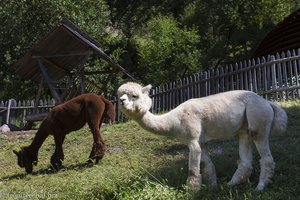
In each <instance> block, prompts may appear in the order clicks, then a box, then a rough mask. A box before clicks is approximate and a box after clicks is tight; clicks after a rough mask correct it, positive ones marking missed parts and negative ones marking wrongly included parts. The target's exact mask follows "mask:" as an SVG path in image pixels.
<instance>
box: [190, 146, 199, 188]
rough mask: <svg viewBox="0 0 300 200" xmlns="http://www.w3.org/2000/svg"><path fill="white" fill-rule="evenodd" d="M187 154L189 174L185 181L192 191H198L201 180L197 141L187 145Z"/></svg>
mask: <svg viewBox="0 0 300 200" xmlns="http://www.w3.org/2000/svg"><path fill="white" fill-rule="evenodd" d="M188 147H189V150H190V153H189V174H188V179H187V185H189V186H191V187H192V188H194V189H199V188H200V186H201V184H202V180H201V174H200V160H201V148H200V145H199V143H198V140H192V141H190V142H189V144H188Z"/></svg>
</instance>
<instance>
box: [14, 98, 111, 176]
mask: <svg viewBox="0 0 300 200" xmlns="http://www.w3.org/2000/svg"><path fill="white" fill-rule="evenodd" d="M105 117H108V118H109V119H110V120H111V121H112V122H114V120H115V109H114V106H113V104H112V103H111V102H110V101H108V100H107V99H105V98H104V97H101V96H98V95H95V94H82V95H80V96H77V97H75V98H73V99H71V100H69V101H66V102H65V103H63V104H60V105H58V106H55V107H54V108H53V109H52V111H51V112H50V113H49V114H48V115H47V117H46V118H45V119H44V120H43V122H42V123H41V125H40V127H39V129H38V131H37V133H36V135H35V137H34V138H33V141H32V143H31V144H30V145H29V146H27V147H23V148H21V150H20V151H19V152H17V151H15V150H14V153H15V154H16V155H17V157H18V165H19V166H20V167H24V168H25V170H26V172H27V173H31V172H32V169H33V164H34V165H36V164H37V161H38V151H39V149H40V147H41V146H42V144H43V142H44V141H45V140H46V138H47V137H48V136H49V135H50V134H51V135H53V136H54V141H55V151H54V153H53V155H52V157H51V164H52V166H53V167H54V168H55V169H59V168H61V167H62V161H63V160H64V153H63V148H62V144H63V142H64V139H65V136H66V135H67V134H68V133H70V132H72V131H76V130H78V129H80V128H82V127H83V126H84V125H85V123H88V125H89V128H90V129H91V131H92V133H93V137H94V143H93V147H92V151H91V153H90V156H89V160H91V159H95V160H96V163H98V162H99V160H101V159H102V158H103V156H104V153H105V144H104V139H103V137H102V135H101V134H100V127H101V124H102V122H103V120H104V118H105Z"/></svg>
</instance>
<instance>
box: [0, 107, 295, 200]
mask: <svg viewBox="0 0 300 200" xmlns="http://www.w3.org/2000/svg"><path fill="white" fill-rule="evenodd" d="M283 106H284V108H285V110H286V111H287V112H288V116H289V125H288V131H287V133H286V134H284V135H277V136H271V138H270V144H271V150H272V153H273V157H274V159H275V162H276V171H275V174H274V177H273V182H272V183H271V184H270V185H268V186H267V188H266V190H265V191H264V192H255V191H254V188H255V186H256V184H257V181H258V176H259V164H258V159H259V157H258V155H257V153H256V152H255V155H254V159H255V162H254V171H253V174H252V176H251V178H250V180H249V181H248V182H247V183H245V184H242V185H239V186H236V187H233V188H229V187H227V186H226V182H227V181H229V180H230V178H231V176H232V175H233V173H234V171H235V169H236V166H237V162H238V144H237V141H236V140H230V141H222V142H212V143H209V144H207V148H208V150H209V152H210V155H211V157H212V159H213V162H214V163H215V165H216V170H217V176H218V183H219V184H218V186H217V187H214V188H212V187H209V186H207V185H203V186H202V188H201V190H200V191H198V192H192V191H190V190H189V189H188V188H187V187H186V186H185V180H186V178H187V171H188V170H187V167H188V166H187V163H188V159H187V158H188V149H187V147H186V146H185V145H183V144H181V143H180V141H176V140H171V139H167V138H165V137H161V136H156V135H153V134H151V133H148V132H146V131H144V130H142V129H141V128H140V127H139V126H138V125H137V124H136V123H135V122H132V121H129V122H127V123H123V124H117V125H113V126H106V127H103V128H102V134H103V135H104V137H105V140H106V144H107V148H108V151H107V153H106V155H105V157H104V159H103V160H102V161H101V163H100V164H98V165H94V166H92V167H91V166H87V165H85V164H84V163H85V161H86V160H87V158H88V155H89V152H90V150H91V147H92V135H91V133H90V131H89V129H81V130H80V131H77V132H74V133H71V134H70V135H68V136H67V137H66V141H65V144H64V151H65V161H64V166H65V169H63V170H60V171H59V172H54V171H52V169H51V168H50V164H49V160H50V157H51V155H52V153H53V150H54V144H53V138H52V137H49V138H48V139H47V140H46V142H45V143H44V144H43V146H42V148H41V149H40V152H39V163H38V166H36V167H34V173H33V174H32V175H26V174H25V173H24V169H21V168H19V166H18V165H17V160H16V156H15V155H14V154H13V152H12V150H13V149H16V150H18V149H19V148H20V146H25V145H28V144H29V143H30V142H31V139H32V137H29V138H28V137H19V138H17V139H14V140H12V139H9V138H7V137H5V136H1V135H0V199H20V198H21V197H22V198H23V199H132V200H135V199H245V200H246V199H272V200H273V199H286V200H287V199H298V197H299V196H300V190H299V186H300V185H299V183H300V178H299V177H300V145H299V144H300V138H299V132H300V103H299V102H288V103H284V104H283ZM217 149H219V150H220V149H222V151H221V153H220V152H219V153H217V152H216V150H217Z"/></svg>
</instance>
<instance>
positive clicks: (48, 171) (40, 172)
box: [0, 162, 96, 182]
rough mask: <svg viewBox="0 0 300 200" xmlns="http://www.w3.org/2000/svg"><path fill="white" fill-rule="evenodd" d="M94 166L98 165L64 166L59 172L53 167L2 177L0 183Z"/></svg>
mask: <svg viewBox="0 0 300 200" xmlns="http://www.w3.org/2000/svg"><path fill="white" fill-rule="evenodd" d="M94 165H96V164H93V163H90V162H84V163H78V164H74V165H68V166H63V167H62V168H61V169H59V170H57V169H55V168H53V167H52V166H51V167H49V168H45V169H40V170H37V171H33V172H32V173H31V174H27V173H19V174H14V175H11V176H6V177H2V178H0V182H1V181H9V180H15V179H23V178H26V177H27V176H28V175H32V176H39V175H44V174H55V173H57V172H59V171H69V170H82V169H86V168H91V167H93V166H94Z"/></svg>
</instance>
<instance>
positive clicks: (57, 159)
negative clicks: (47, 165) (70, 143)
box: [51, 133, 65, 170]
mask: <svg viewBox="0 0 300 200" xmlns="http://www.w3.org/2000/svg"><path fill="white" fill-rule="evenodd" d="M64 139H65V135H64V134H61V133H59V134H56V135H54V141H55V151H54V153H53V155H52V156H51V165H52V166H53V167H54V168H55V169H56V170H59V169H60V168H61V167H62V161H63V160H64V158H65V156H64V152H63V148H62V144H63V142H64Z"/></svg>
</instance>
